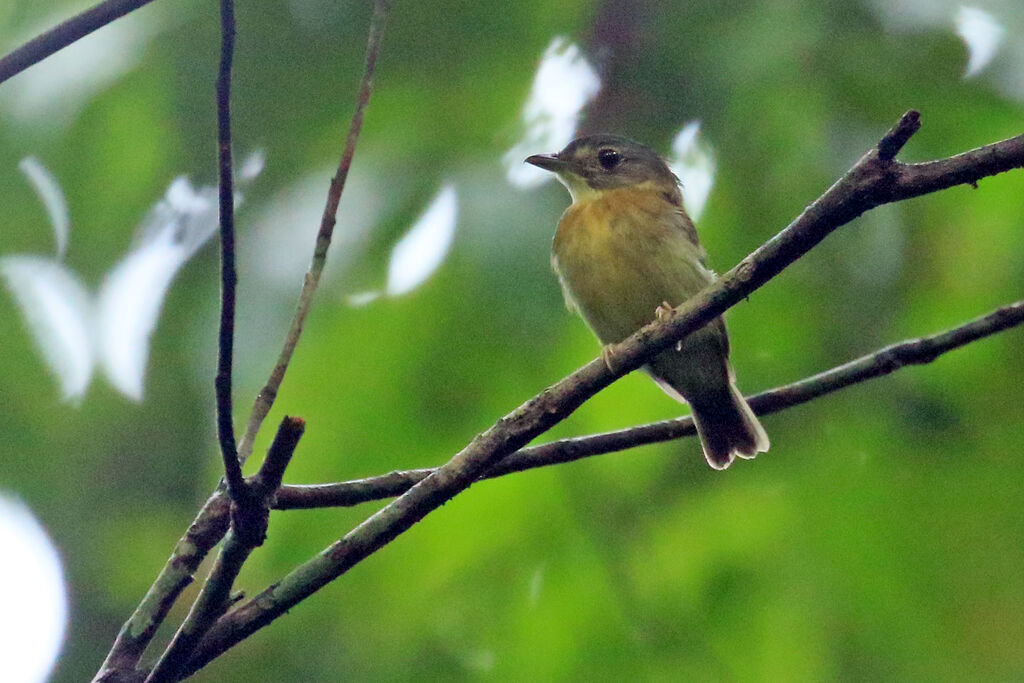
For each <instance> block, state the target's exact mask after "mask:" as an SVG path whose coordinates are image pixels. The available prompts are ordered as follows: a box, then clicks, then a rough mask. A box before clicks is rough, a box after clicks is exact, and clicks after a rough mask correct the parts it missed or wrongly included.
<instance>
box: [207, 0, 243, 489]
mask: <svg viewBox="0 0 1024 683" xmlns="http://www.w3.org/2000/svg"><path fill="white" fill-rule="evenodd" d="M220 26H221V40H220V71H219V72H218V74H217V160H218V169H219V174H220V183H219V185H220V263H221V266H220V281H221V291H220V337H219V339H218V343H217V377H216V379H215V380H214V385H215V390H216V394H217V438H218V440H219V441H220V453H221V457H222V458H223V459H224V478H225V481H226V482H227V487H228V494H229V495H230V496H231V500H233V501H239V500H241V499H242V497H243V495H244V489H245V481H244V479H243V478H242V466H241V463H239V461H238V448H237V446H236V444H235V427H234V424H233V423H232V417H231V367H232V359H233V356H234V346H235V289H236V287H237V285H238V273H237V272H236V270H235V190H234V179H233V176H232V169H231V65H232V61H233V59H234V53H235V5H234V0H221V3H220Z"/></svg>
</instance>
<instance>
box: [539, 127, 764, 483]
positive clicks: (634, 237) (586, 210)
mask: <svg viewBox="0 0 1024 683" xmlns="http://www.w3.org/2000/svg"><path fill="white" fill-rule="evenodd" d="M526 163H529V164H532V165H534V166H537V167H539V168H541V169H544V170H546V171H550V172H552V173H554V174H555V176H556V177H557V178H558V180H559V181H560V182H561V183H562V184H563V185H565V187H566V188H567V189H568V190H569V195H570V197H571V199H572V203H571V204H570V206H569V207H568V208H567V209H566V210H565V212H564V213H563V214H562V217H561V219H560V220H559V221H558V226H557V228H556V230H555V236H554V239H553V241H552V249H551V264H552V267H553V268H554V270H555V273H556V274H557V275H558V280H559V282H560V283H561V286H562V291H563V293H564V295H565V301H566V304H567V306H568V307H569V309H570V310H574V311H576V312H578V313H579V315H580V316H581V317H582V318H583V320H584V321H585V322H586V323H587V325H588V326H589V327H590V329H591V330H592V331H593V332H594V334H595V335H596V336H597V338H598V340H599V341H600V342H601V344H603V345H604V346H603V349H602V357H603V358H604V361H605V363H606V364H607V365H608V367H609V369H613V367H614V354H613V353H612V352H611V346H612V345H614V344H617V343H618V342H621V341H622V340H623V339H625V338H626V337H628V336H630V335H631V334H633V333H634V332H636V331H637V330H639V329H640V328H641V327H643V326H644V325H646V324H647V323H649V322H651V321H653V320H655V319H663V318H665V317H667V316H669V315H671V314H672V312H673V311H674V309H675V307H677V306H679V305H680V304H682V303H683V302H685V301H686V300H687V299H689V298H690V297H692V296H693V295H695V294H697V293H698V292H699V291H700V290H702V289H703V288H704V287H705V286H707V285H708V284H710V283H712V282H714V280H715V277H716V276H715V274H714V272H712V271H711V270H710V269H709V268H708V267H707V265H706V263H705V260H706V254H705V251H704V249H703V247H701V245H700V241H699V239H698V237H697V230H696V228H695V227H694V224H693V221H692V220H691V219H690V216H689V215H688V214H687V213H686V209H685V208H684V207H683V198H682V193H681V191H680V187H679V179H678V178H677V177H676V175H675V174H674V173H673V172H672V170H671V169H670V168H669V167H668V165H667V164H666V163H665V161H664V160H663V159H662V158H661V157H660V156H659V155H658V153H657V152H655V151H654V150H653V149H651V148H650V147H647V146H646V145H643V144H641V143H639V142H635V141H633V140H630V139H628V138H624V137H620V136H617V135H588V136H585V137H581V138H578V139H576V140H573V141H572V142H570V143H569V144H568V145H567V146H566V147H565V148H564V149H563V150H562V151H560V152H557V153H555V154H534V155H532V156H530V157H528V158H527V159H526ZM643 369H644V370H645V371H646V372H647V373H648V374H650V376H651V377H652V378H653V379H654V381H655V382H656V383H657V384H658V385H659V386H660V387H661V388H662V389H663V390H664V391H665V392H666V393H667V394H668V395H669V396H671V397H673V398H675V399H676V400H679V401H681V402H685V403H688V404H689V405H690V409H691V412H692V414H693V421H694V423H695V424H696V427H697V434H698V436H699V437H700V441H701V446H702V448H703V451H704V457H705V458H706V459H707V462H708V464H709V465H710V466H711V467H712V468H714V469H716V470H724V469H726V468H727V467H729V465H731V464H732V463H733V461H734V460H735V458H736V457H737V456H738V457H740V458H745V459H750V458H753V457H755V456H756V455H757V454H758V453H763V452H765V451H767V450H768V447H769V440H768V435H767V433H766V432H765V430H764V427H762V426H761V423H760V422H759V421H758V419H757V417H756V416H755V415H754V413H753V411H752V410H751V409H750V406H749V405H748V404H747V402H746V400H745V399H744V398H743V395H742V394H741V393H740V391H739V389H737V387H736V376H735V373H734V372H733V370H732V366H731V365H730V363H729V337H728V334H727V333H726V329H725V322H724V321H723V319H722V318H721V317H718V318H716V319H714V320H713V321H711V322H710V323H708V324H707V325H705V326H704V327H703V328H701V329H699V330H697V331H695V332H693V333H692V334H690V335H689V336H687V337H686V338H684V339H683V340H682V341H680V342H679V343H678V344H676V345H674V346H672V347H669V348H668V349H667V350H665V351H662V352H660V353H658V354H657V355H656V356H654V357H653V358H651V359H650V360H649V361H648V362H647V364H646V365H645V366H644V368H643Z"/></svg>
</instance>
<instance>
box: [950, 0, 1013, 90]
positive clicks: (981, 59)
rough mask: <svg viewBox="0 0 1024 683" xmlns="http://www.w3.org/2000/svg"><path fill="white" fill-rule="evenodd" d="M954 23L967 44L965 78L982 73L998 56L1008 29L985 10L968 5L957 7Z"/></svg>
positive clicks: (957, 31)
mask: <svg viewBox="0 0 1024 683" xmlns="http://www.w3.org/2000/svg"><path fill="white" fill-rule="evenodd" d="M953 25H954V26H955V28H956V34H957V35H958V36H960V38H961V39H962V40H963V41H964V45H966V46H967V66H966V68H965V69H964V78H971V77H972V76H976V75H978V74H979V73H981V72H982V71H983V70H984V69H985V67H986V66H988V65H989V63H990V62H991V61H992V58H993V57H995V56H996V53H997V52H998V51H999V46H1000V45H1001V44H1002V42H1003V36H1004V35H1005V33H1006V29H1004V28H1003V26H1002V25H1001V24H1000V23H999V22H998V21H997V20H996V18H995V17H994V16H992V15H991V14H989V13H988V12H986V11H985V10H981V9H978V8H977V7H967V6H961V7H959V8H958V9H957V11H956V15H955V16H954V18H953Z"/></svg>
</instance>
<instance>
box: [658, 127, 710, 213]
mask: <svg viewBox="0 0 1024 683" xmlns="http://www.w3.org/2000/svg"><path fill="white" fill-rule="evenodd" d="M668 165H669V168H671V169H672V172H673V173H675V174H676V175H677V176H679V182H680V184H681V185H682V192H683V204H684V205H685V206H686V211H687V212H688V213H689V214H690V217H691V218H692V219H693V220H695V221H696V220H697V219H699V218H700V216H701V214H703V213H704V206H705V204H707V201H708V196H710V195H711V188H712V187H713V186H714V184H715V157H714V154H713V153H712V151H711V147H710V146H709V145H707V144H706V143H704V142H702V140H701V138H700V121H690V122H689V123H687V124H686V125H685V126H683V128H682V130H680V131H679V133H677V134H676V137H675V139H674V140H673V141H672V154H671V156H670V157H669V159H668Z"/></svg>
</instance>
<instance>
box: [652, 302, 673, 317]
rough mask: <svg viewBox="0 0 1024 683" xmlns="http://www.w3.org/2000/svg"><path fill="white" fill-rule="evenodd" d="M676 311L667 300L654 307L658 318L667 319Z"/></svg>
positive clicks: (655, 315)
mask: <svg viewBox="0 0 1024 683" xmlns="http://www.w3.org/2000/svg"><path fill="white" fill-rule="evenodd" d="M675 312H676V309H675V308H674V307H673V306H672V304H670V303H669V302H667V301H662V302H661V304H660V305H659V306H658V307H657V308H655V309H654V317H655V318H657V319H658V320H665V319H667V318H671V317H672V314H673V313H675Z"/></svg>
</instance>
